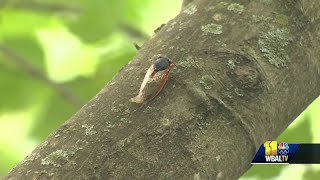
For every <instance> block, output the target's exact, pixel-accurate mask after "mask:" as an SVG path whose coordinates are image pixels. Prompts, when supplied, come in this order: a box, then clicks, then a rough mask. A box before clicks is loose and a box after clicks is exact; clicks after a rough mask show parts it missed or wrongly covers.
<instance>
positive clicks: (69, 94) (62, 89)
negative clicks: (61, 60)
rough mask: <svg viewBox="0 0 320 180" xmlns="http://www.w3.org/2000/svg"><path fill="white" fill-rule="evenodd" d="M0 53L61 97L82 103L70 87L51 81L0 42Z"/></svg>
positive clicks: (78, 105)
mask: <svg viewBox="0 0 320 180" xmlns="http://www.w3.org/2000/svg"><path fill="white" fill-rule="evenodd" d="M0 53H2V54H3V55H5V56H7V57H8V59H9V60H11V61H13V62H14V63H15V64H17V65H18V66H19V68H20V69H21V70H22V71H23V72H25V73H26V74H28V75H29V76H31V77H33V78H34V79H37V80H39V81H41V82H43V83H44V84H46V85H48V86H49V87H51V88H52V89H54V90H55V91H56V92H57V93H58V94H59V95H60V96H61V97H62V98H63V99H65V100H66V101H67V102H69V103H71V104H72V105H74V106H75V107H77V108H80V107H81V106H82V105H83V104H84V103H83V102H82V100H81V98H80V97H78V96H77V95H76V94H75V93H74V92H73V91H72V90H71V89H70V88H68V87H66V86H65V85H62V84H58V83H56V82H54V81H52V80H51V79H49V78H48V77H47V76H46V75H45V74H44V73H43V72H42V71H41V70H40V69H38V68H36V67H35V66H33V65H32V64H31V63H29V61H28V60H27V59H25V58H24V57H22V56H20V55H19V54H17V53H16V52H14V51H13V50H11V49H9V48H8V47H6V46H5V45H2V44H0Z"/></svg>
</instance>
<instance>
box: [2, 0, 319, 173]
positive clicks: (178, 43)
mask: <svg viewBox="0 0 320 180" xmlns="http://www.w3.org/2000/svg"><path fill="white" fill-rule="evenodd" d="M234 3H238V4H234ZM319 7H320V2H319V1H311V0H300V1H271V0H252V1H249V0H239V1H233V2H231V1H228V2H225V3H223V2H220V1H217V0H195V1H194V2H192V3H190V4H188V5H187V6H186V7H185V9H184V10H183V11H182V12H181V13H180V14H179V15H178V16H177V17H175V18H174V19H173V20H171V21H169V22H168V23H167V24H166V25H165V26H164V27H163V28H162V29H161V30H160V31H159V32H157V34H156V35H155V36H154V37H153V38H152V39H151V40H150V41H148V42H146V43H145V44H144V45H143V47H142V48H141V49H140V50H139V52H138V53H137V55H136V56H135V58H134V59H133V60H132V61H131V63H129V64H128V65H126V66H125V67H124V68H123V69H122V70H121V71H120V72H119V73H118V74H117V75H116V76H115V77H114V79H113V80H112V83H109V84H108V85H107V86H106V87H105V88H104V89H103V90H101V92H99V93H98V94H97V95H96V97H95V98H93V99H92V100H91V101H90V102H88V103H87V104H86V105H85V106H84V107H82V108H81V109H80V110H79V112H78V113H76V114H75V115H74V116H73V117H72V118H71V119H70V120H69V121H68V122H66V123H65V124H64V125H62V126H61V127H60V128H59V129H58V130H57V131H55V132H54V133H53V134H51V135H50V136H49V137H48V139H47V140H46V141H45V143H43V144H42V145H40V146H39V147H38V148H36V149H35V150H34V151H33V152H32V154H31V155H30V156H28V157H27V158H26V159H25V160H24V161H23V162H21V163H20V164H18V165H17V166H16V167H15V168H14V169H13V170H12V171H11V172H10V173H9V174H8V175H7V176H6V177H5V178H4V179H235V178H238V177H240V176H241V175H242V174H243V173H244V172H246V170H248V169H249V168H250V162H251V160H252V158H253V156H254V154H255V152H256V151H257V148H258V147H259V146H260V144H261V143H264V142H265V141H266V140H274V139H275V138H276V137H277V136H278V135H279V134H280V133H281V132H282V131H283V130H285V129H286V127H287V126H288V125H289V124H290V123H291V122H292V121H293V120H294V119H295V118H296V117H297V116H298V115H299V114H300V113H301V112H302V111H303V110H304V109H305V108H306V107H307V106H308V105H309V104H310V103H311V102H312V101H313V100H314V99H315V98H316V97H318V96H319V94H320V93H319V91H320V90H319V89H320V62H319V59H318V57H319V50H318V49H319V40H320V39H319V32H320V31H319V27H320V26H319V17H320V13H319V12H320V11H319V10H320V8H319ZM159 54H161V55H165V56H167V57H169V58H170V59H172V60H173V61H174V63H175V64H176V65H177V66H176V67H175V68H174V69H173V70H172V73H171V76H172V77H173V78H171V79H170V80H169V81H168V84H167V85H166V87H165V89H164V91H163V92H162V93H161V94H160V95H159V96H158V97H157V98H155V99H154V100H153V101H151V102H149V103H147V104H144V105H138V104H134V103H131V102H129V99H130V98H132V97H134V96H135V95H137V92H138V90H139V87H140V83H141V81H142V79H143V77H144V73H145V72H146V70H147V69H148V67H149V66H150V64H151V61H152V60H153V59H154V57H156V56H157V55H159Z"/></svg>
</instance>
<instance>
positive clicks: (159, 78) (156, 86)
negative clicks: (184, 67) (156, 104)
mask: <svg viewBox="0 0 320 180" xmlns="http://www.w3.org/2000/svg"><path fill="white" fill-rule="evenodd" d="M173 67H174V64H173V62H172V61H171V60H170V59H169V58H167V57H162V56H159V57H158V58H157V60H156V61H154V62H153V63H152V64H151V66H150V67H149V69H148V71H147V73H146V75H145V76H144V79H143V81H142V83H141V87H140V91H139V94H138V95H137V96H135V97H133V98H131V99H130V101H131V102H135V103H145V102H147V101H151V100H152V99H153V98H155V97H156V96H158V95H159V93H160V92H161V91H162V90H163V88H164V86H165V84H166V82H167V80H168V78H169V74H170V71H171V69H172V68H173Z"/></svg>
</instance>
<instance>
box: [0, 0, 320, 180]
mask: <svg viewBox="0 0 320 180" xmlns="http://www.w3.org/2000/svg"><path fill="white" fill-rule="evenodd" d="M181 3H182V0H162V1H153V0H107V1H106V0H90V1H88V0H69V1H64V0H55V1H53V0H42V1H39V0H20V1H9V0H6V1H0V100H1V103H0V177H1V176H3V175H5V174H6V173H7V172H8V171H10V169H11V168H13V167H14V166H15V164H16V163H17V162H19V161H21V160H22V159H23V158H24V157H25V156H26V155H28V154H29V153H30V152H31V151H32V150H33V149H34V148H35V147H36V146H37V145H38V144H39V143H41V142H43V141H44V139H45V138H46V137H47V136H48V135H49V134H50V133H51V132H52V131H54V130H55V129H56V128H57V127H59V125H60V124H62V123H63V122H64V121H66V120H67V119H68V118H69V117H70V116H72V115H73V114H74V113H75V112H76V111H77V110H78V109H79V107H81V106H82V105H83V104H84V103H85V102H87V101H88V100H89V99H90V98H92V97H93V96H94V95H95V94H96V93H97V92H98V91H99V90H100V89H102V88H103V87H104V86H105V84H106V83H107V82H108V81H109V80H110V79H111V78H112V77H113V76H114V75H115V74H116V73H117V72H118V70H119V69H120V68H121V67H122V66H124V65H125V64H126V63H128V61H129V60H131V58H132V57H133V56H134V54H135V53H136V50H135V48H134V46H133V43H134V42H135V43H137V44H139V45H141V44H142V43H143V42H144V41H145V40H147V39H148V38H150V37H151V36H152V35H153V30H154V29H156V28H157V27H158V26H160V24H162V23H165V22H167V21H168V20H170V19H172V18H173V17H174V16H175V15H176V14H178V13H179V10H180V7H181ZM319 109H320V100H317V101H315V102H314V103H313V104H312V105H310V107H309V108H308V109H307V110H306V112H304V113H303V114H302V115H301V116H300V117H299V118H297V119H296V120H295V121H294V123H292V125H290V127H289V128H288V129H287V130H286V131H285V132H283V134H282V135H281V136H280V137H279V138H278V140H279V141H286V142H297V143H302V142H309V143H310V142H314V143H316V142H320V135H319V133H318V131H317V130H318V129H317V127H320V121H319V120H318V119H319V116H320V113H319ZM283 177H286V178H289V177H294V178H299V177H300V178H302V177H304V179H313V178H315V177H320V167H319V166H316V165H290V166H274V165H267V166H262V165H255V166H253V167H252V168H251V169H250V170H249V171H248V172H247V173H246V174H245V175H244V176H243V177H242V179H256V178H259V179H266V178H268V179H273V178H283ZM300 178H299V179H300Z"/></svg>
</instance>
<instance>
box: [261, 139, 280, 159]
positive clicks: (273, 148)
mask: <svg viewBox="0 0 320 180" xmlns="http://www.w3.org/2000/svg"><path fill="white" fill-rule="evenodd" d="M263 146H264V148H265V155H266V156H276V155H277V154H278V145H277V141H266V142H265V143H264V144H263Z"/></svg>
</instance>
